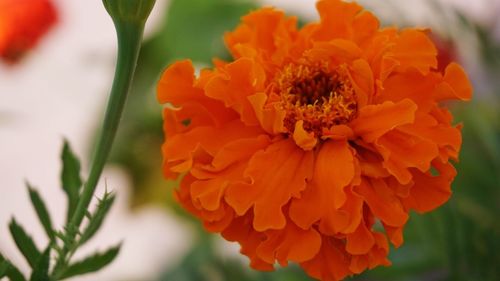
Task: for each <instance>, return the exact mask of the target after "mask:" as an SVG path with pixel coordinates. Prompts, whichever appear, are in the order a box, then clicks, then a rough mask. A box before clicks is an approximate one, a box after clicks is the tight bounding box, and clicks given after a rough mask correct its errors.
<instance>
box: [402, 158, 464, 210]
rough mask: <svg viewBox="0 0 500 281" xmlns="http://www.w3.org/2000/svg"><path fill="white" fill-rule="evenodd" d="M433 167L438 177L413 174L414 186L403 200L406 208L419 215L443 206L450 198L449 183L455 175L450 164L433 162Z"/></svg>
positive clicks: (417, 172)
mask: <svg viewBox="0 0 500 281" xmlns="http://www.w3.org/2000/svg"><path fill="white" fill-rule="evenodd" d="M433 166H434V167H435V168H436V170H437V171H438V173H439V175H438V176H432V175H430V173H422V172H420V171H414V172H413V181H414V182H415V183H414V185H413V186H412V187H411V188H410V195H409V196H408V197H407V198H404V199H403V203H404V205H405V206H406V207H407V208H411V209H414V210H416V211H417V212H419V213H425V212H428V211H431V210H433V209H435V208H437V207H439V206H441V205H442V204H444V203H445V202H446V201H448V199H449V198H450V196H451V182H452V181H453V179H454V178H455V175H456V174H457V172H456V170H455V168H454V167H453V165H451V164H450V163H446V164H443V163H441V162H439V161H435V162H434V163H433Z"/></svg>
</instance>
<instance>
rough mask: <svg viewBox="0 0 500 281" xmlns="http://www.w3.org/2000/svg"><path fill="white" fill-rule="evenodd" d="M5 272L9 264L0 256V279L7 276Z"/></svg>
mask: <svg viewBox="0 0 500 281" xmlns="http://www.w3.org/2000/svg"><path fill="white" fill-rule="evenodd" d="M7 270H9V263H8V262H7V261H6V260H5V259H4V258H3V257H2V256H1V255H0V278H3V277H5V276H6V275H7Z"/></svg>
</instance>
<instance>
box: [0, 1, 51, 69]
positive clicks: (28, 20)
mask: <svg viewBox="0 0 500 281" xmlns="http://www.w3.org/2000/svg"><path fill="white" fill-rule="evenodd" d="M56 20H57V13H56V10H55V7H54V6H53V4H52V2H51V1H49V0H0V58H2V59H3V60H4V61H6V62H9V63H14V62H16V61H17V60H18V59H19V58H20V57H21V56H22V55H23V54H24V53H25V52H26V51H28V50H30V49H31V48H33V47H34V46H35V45H36V44H37V42H38V40H39V39H40V37H41V36H43V35H44V34H45V33H46V32H47V31H48V30H49V29H50V28H51V27H52V26H53V25H54V23H55V22H56Z"/></svg>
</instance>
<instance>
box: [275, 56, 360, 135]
mask: <svg viewBox="0 0 500 281" xmlns="http://www.w3.org/2000/svg"><path fill="white" fill-rule="evenodd" d="M275 91H276V93H278V94H279V95H280V97H281V105H282V106H283V109H284V110H285V111H286V116H285V120H284V125H285V128H286V129H287V131H288V133H289V134H293V132H294V130H295V123H296V122H297V121H300V120H303V127H304V130H306V131H307V132H313V133H314V135H315V136H316V137H321V136H322V134H323V132H324V130H326V129H329V128H331V127H332V126H334V125H340V124H345V123H348V122H350V121H351V120H352V119H353V118H354V117H355V116H356V113H357V110H358V106H357V101H356V94H355V92H354V89H353V87H352V83H351V80H350V79H349V77H348V74H347V69H346V67H345V66H338V67H336V68H335V69H333V70H331V69H329V67H328V65H326V64H314V65H311V64H289V65H287V66H286V67H285V68H284V69H283V70H282V71H281V72H280V73H279V74H278V75H277V76H276V78H275Z"/></svg>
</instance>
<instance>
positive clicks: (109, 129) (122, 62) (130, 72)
mask: <svg viewBox="0 0 500 281" xmlns="http://www.w3.org/2000/svg"><path fill="white" fill-rule="evenodd" d="M115 27H116V32H117V35H118V57H117V64H116V70H115V78H114V81H113V87H112V89H111V93H110V97H109V101H108V105H107V108H106V114H105V117H104V123H103V126H102V130H101V133H100V136H99V139H98V142H97V146H96V149H95V152H94V157H93V160H92V164H91V166H90V167H91V168H90V174H89V176H88V179H87V182H86V183H85V184H84V187H83V191H82V193H81V196H80V200H79V201H78V205H77V207H76V210H75V213H74V215H73V217H72V218H71V220H70V221H69V224H68V227H67V229H66V231H67V237H66V241H70V242H71V243H65V247H64V248H63V249H62V252H61V255H60V256H59V259H58V261H57V263H56V266H55V268H54V271H53V277H54V279H56V280H57V278H58V277H60V275H61V274H62V273H63V271H62V270H64V268H65V266H66V263H67V262H68V259H69V258H70V256H71V255H72V252H73V251H74V248H75V245H76V242H75V238H76V235H77V233H78V230H79V229H80V225H81V223H82V221H83V219H84V217H85V214H86V212H87V209H88V207H89V204H90V202H91V200H92V197H93V196H94V192H95V189H96V187H97V183H98V182H99V178H100V177H101V174H102V171H103V169H104V165H105V164H106V161H107V159H108V156H109V153H110V151H111V147H112V144H113V141H114V139H115V136H116V131H117V129H118V125H119V123H120V119H121V115H122V112H123V108H124V106H125V101H126V99H127V95H128V92H129V90H130V86H131V84H132V79H133V76H134V71H135V68H136V65H137V59H138V57H139V51H140V48H141V40H142V34H143V31H144V24H138V23H136V22H120V23H115ZM68 244H72V245H73V246H71V245H68ZM71 248H73V249H71Z"/></svg>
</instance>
